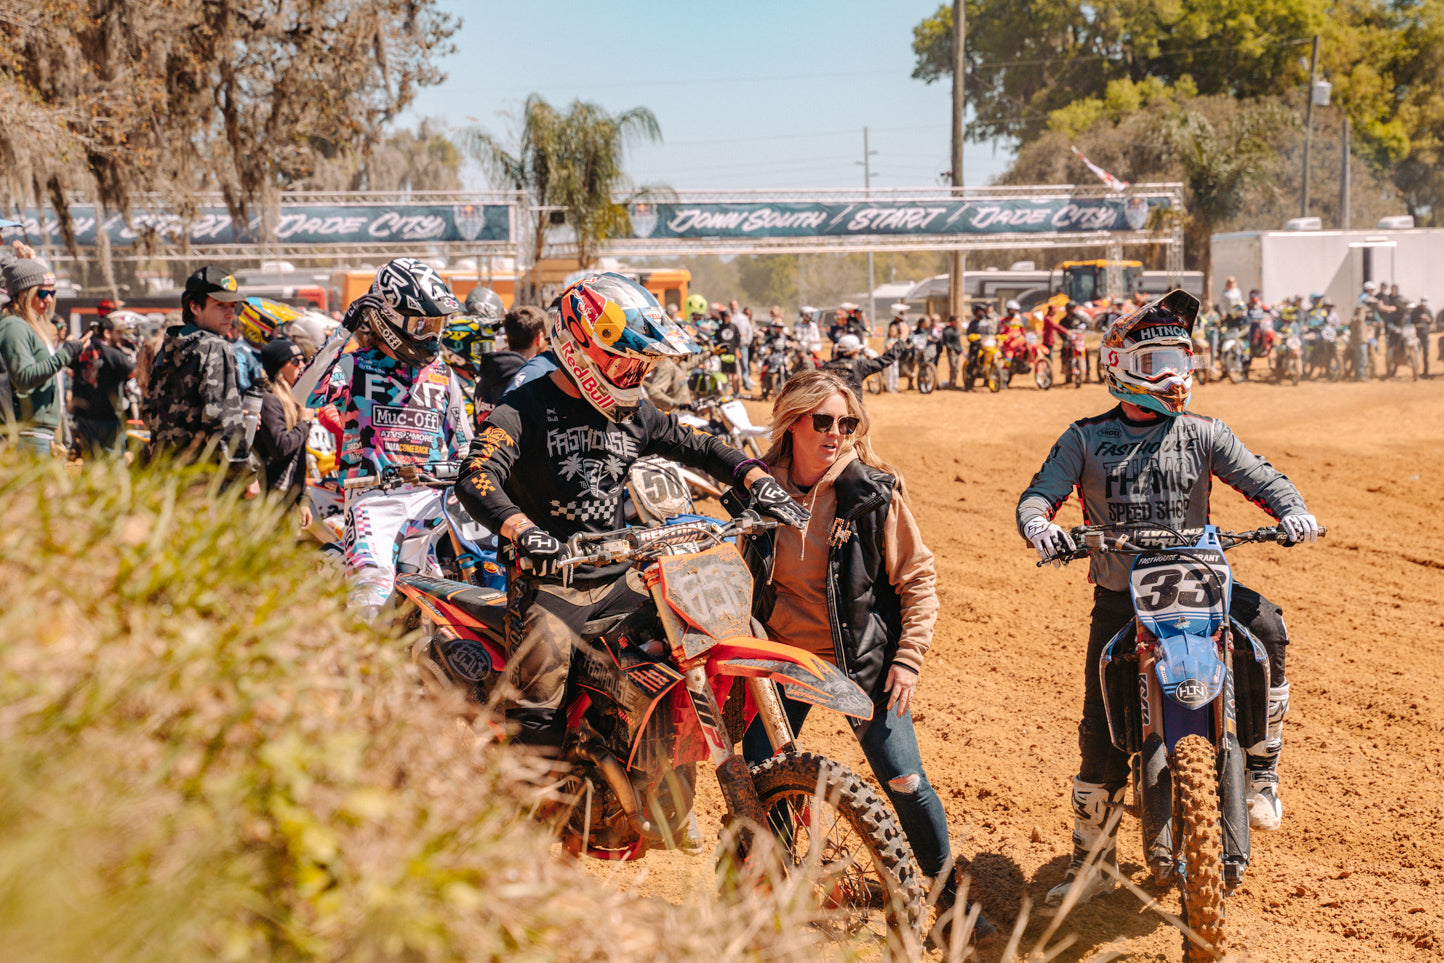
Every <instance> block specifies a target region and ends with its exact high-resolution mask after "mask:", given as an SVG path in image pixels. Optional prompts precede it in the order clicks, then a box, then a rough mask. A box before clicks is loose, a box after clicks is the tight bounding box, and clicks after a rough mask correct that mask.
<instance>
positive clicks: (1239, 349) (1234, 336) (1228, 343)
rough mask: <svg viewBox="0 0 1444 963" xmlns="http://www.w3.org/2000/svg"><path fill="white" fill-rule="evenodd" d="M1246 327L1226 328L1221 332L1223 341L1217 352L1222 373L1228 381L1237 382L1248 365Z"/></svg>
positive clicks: (1240, 379)
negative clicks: (1221, 363) (1221, 365)
mask: <svg viewBox="0 0 1444 963" xmlns="http://www.w3.org/2000/svg"><path fill="white" fill-rule="evenodd" d="M1247 333H1248V329H1247V328H1228V329H1227V330H1225V331H1224V333H1223V343H1222V344H1221V345H1220V346H1219V349H1218V354H1219V358H1220V360H1221V361H1222V362H1223V374H1224V377H1226V378H1227V379H1228V380H1229V381H1232V382H1233V383H1234V384H1238V383H1239V382H1240V381H1242V380H1243V379H1244V377H1245V376H1246V374H1247V372H1248V366H1249V360H1250V359H1249V347H1248V337H1247Z"/></svg>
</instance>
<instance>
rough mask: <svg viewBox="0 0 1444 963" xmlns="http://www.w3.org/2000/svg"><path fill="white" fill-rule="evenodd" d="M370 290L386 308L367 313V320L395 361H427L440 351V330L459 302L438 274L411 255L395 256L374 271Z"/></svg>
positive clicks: (457, 309)
mask: <svg viewBox="0 0 1444 963" xmlns="http://www.w3.org/2000/svg"><path fill="white" fill-rule="evenodd" d="M371 293H372V294H377V295H380V296H381V299H382V300H383V301H385V302H386V305H387V307H389V308H390V309H391V310H389V311H373V310H368V311H367V312H366V320H367V323H368V324H369V325H370V327H371V331H372V333H373V334H375V335H376V338H377V339H378V341H379V342H380V344H381V346H382V347H383V348H384V349H385V350H386V352H387V353H389V354H391V355H392V356H394V357H395V358H396V359H397V360H398V361H403V362H406V363H407V364H416V365H424V364H430V363H431V362H432V361H434V360H435V359H436V356H437V355H438V354H440V353H441V332H442V329H443V328H445V327H446V322H447V321H448V319H450V317H451V316H452V315H454V314H460V313H461V302H460V301H458V300H456V295H454V294H452V293H451V288H449V287H447V285H446V282H445V281H444V280H442V278H441V275H439V274H437V273H436V271H435V270H433V269H432V268H430V267H429V266H427V265H426V264H423V263H422V262H421V261H418V260H416V259H415V258H410V257H398V258H396V259H394V260H392V261H389V262H387V264H386V265H384V266H383V267H382V268H381V270H379V271H377V272H376V280H375V281H373V282H372V283H371Z"/></svg>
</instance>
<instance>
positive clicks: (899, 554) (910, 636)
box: [883, 489, 938, 673]
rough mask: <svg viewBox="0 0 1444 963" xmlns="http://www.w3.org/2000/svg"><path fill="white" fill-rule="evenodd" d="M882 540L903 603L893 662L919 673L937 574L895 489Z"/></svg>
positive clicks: (929, 635)
mask: <svg viewBox="0 0 1444 963" xmlns="http://www.w3.org/2000/svg"><path fill="white" fill-rule="evenodd" d="M883 539H884V548H885V550H886V555H885V558H886V560H887V562H886V564H887V576H888V581H890V582H891V583H892V585H893V588H895V589H897V593H898V598H899V600H900V601H901V603H902V637H901V638H900V639H899V640H898V650H897V658H896V659H895V660H894V661H896V662H897V663H898V664H899V665H902V666H904V667H906V668H909V669H912V670H913V671H914V672H919V673H920V672H922V668H923V656H924V655H926V654H927V651H928V648H929V647H930V646H931V645H932V641H933V628H934V627H935V626H936V625H937V621H938V576H937V570H936V569H935V568H934V566H933V553H932V551H931V550H929V548H928V547H927V546H926V545H924V544H923V536H922V532H920V531H918V524H917V521H916V520H915V519H914V518H913V513H912V511H911V510H910V509H909V508H908V506H907V502H905V501H903V496H902V492H901V491H899V490H897V489H894V490H893V493H892V507H891V508H890V509H889V510H888V513H887V525H886V526H885V531H884V533H883Z"/></svg>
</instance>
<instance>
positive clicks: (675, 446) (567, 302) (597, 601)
mask: <svg viewBox="0 0 1444 963" xmlns="http://www.w3.org/2000/svg"><path fill="white" fill-rule="evenodd" d="M550 314H551V327H550V339H551V346H552V351H553V352H554V353H555V355H556V357H557V359H558V362H559V365H560V366H559V368H558V369H557V370H555V371H552V372H551V373H550V374H548V375H547V376H546V377H544V378H538V379H536V380H535V381H530V382H528V383H526V384H524V385H522V386H521V387H520V388H516V389H513V390H512V391H510V392H508V394H507V396H506V397H505V398H503V399H502V402H501V403H500V404H499V405H497V407H496V408H494V409H493V410H492V412H491V414H490V415H489V416H488V417H487V419H486V421H485V422H484V423H483V424H482V425H481V427H480V430H479V431H478V433H477V436H476V439H475V440H474V441H473V442H472V445H471V451H470V453H469V455H468V456H467V459H466V462H465V465H464V466H463V471H462V474H461V478H460V480H459V481H458V482H457V485H456V492H457V495H458V496H459V497H460V499H461V503H462V505H463V506H464V507H465V508H466V510H467V512H469V513H470V514H471V516H472V517H473V518H475V519H476V520H477V521H479V522H481V523H482V524H484V525H486V526H488V527H489V528H491V530H492V531H494V532H497V533H499V534H500V535H501V537H502V538H503V539H505V540H506V542H507V543H508V546H509V551H508V552H507V553H506V554H507V555H508V557H509V560H508V565H507V610H506V623H505V624H506V645H507V649H508V653H509V661H508V666H507V672H508V678H509V681H510V683H511V686H512V691H511V692H509V693H508V696H509V698H508V701H507V703H506V714H507V717H508V719H509V720H510V721H511V722H513V723H514V724H516V726H517V732H516V737H515V740H516V742H517V743H518V744H520V745H524V746H527V747H529V748H531V749H533V750H535V751H537V752H538V753H540V754H542V755H544V756H553V757H554V756H555V755H556V754H557V752H558V750H559V749H560V747H561V745H562V741H563V738H564V736H565V730H564V722H565V720H564V719H563V718H562V717H561V716H560V714H559V710H560V709H561V707H562V702H563V698H564V696H565V688H566V679H567V672H568V669H569V666H570V664H571V655H572V648H573V645H574V643H575V641H576V639H577V638H578V637H579V635H580V633H581V630H582V626H583V625H584V624H585V623H586V622H587V621H588V620H589V619H594V618H598V617H600V616H603V615H607V614H610V613H615V612H625V611H628V610H631V609H635V608H636V607H637V606H638V605H639V604H640V603H641V602H642V600H643V598H644V597H645V595H646V592H645V590H644V589H643V588H642V585H641V580H640V576H639V575H638V574H637V573H636V572H635V571H634V570H632V569H630V568H628V567H627V566H626V565H610V566H587V567H578V568H574V569H570V570H567V571H565V572H563V571H562V570H561V569H560V568H559V567H558V565H557V562H558V561H559V560H561V559H562V558H564V557H565V556H566V554H567V549H566V540H567V539H568V538H569V537H570V536H572V535H575V534H577V533H579V532H603V531H609V530H612V529H616V528H620V527H622V525H623V523H624V518H623V509H624V506H623V500H624V498H625V495H626V480H627V473H628V471H629V469H630V468H631V466H632V463H633V462H634V461H636V460H637V459H638V458H640V457H642V456H643V455H648V454H661V455H664V456H665V457H668V458H673V459H675V460H677V461H679V462H681V463H683V464H685V465H689V466H691V467H693V468H698V469H701V470H703V471H706V472H708V473H709V474H711V475H714V476H716V477H718V478H725V479H731V480H732V481H733V482H734V483H735V484H737V485H738V486H739V487H741V488H744V489H745V490H746V491H747V492H748V494H749V501H750V504H751V507H752V508H754V509H757V510H759V511H761V512H764V513H766V514H770V515H772V516H774V517H776V518H778V519H780V520H781V521H783V522H786V523H787V524H789V525H794V526H797V527H801V526H802V525H804V524H806V522H807V512H806V511H804V510H803V509H802V507H801V506H800V505H798V504H797V503H796V502H794V501H793V500H792V499H791V498H790V497H789V496H788V495H787V493H786V492H785V491H783V489H782V486H781V485H779V484H778V483H777V481H776V480H775V479H774V478H772V476H771V475H769V474H767V472H766V470H765V467H764V466H763V465H762V463H761V462H760V461H757V460H755V459H745V458H744V457H743V455H742V453H741V452H739V451H737V450H735V449H733V448H729V447H728V446H727V445H726V444H724V443H723V442H722V441H721V440H720V439H718V438H716V437H714V436H712V435H708V434H705V433H698V432H694V431H692V430H691V429H688V428H686V427H684V426H682V425H681V424H680V423H679V422H678V421H677V417H676V415H672V414H668V415H664V414H662V413H661V412H660V411H658V410H657V408H656V406H655V405H653V404H652V402H651V401H650V400H648V399H647V397H646V395H645V394H644V392H643V389H642V383H643V381H644V379H645V378H646V376H647V373H648V372H649V371H650V370H651V369H652V367H653V365H655V364H656V362H657V360H658V359H659V358H662V357H666V356H671V357H676V358H682V357H686V356H688V355H690V354H693V353H695V352H696V351H697V350H698V348H697V346H696V345H695V344H693V343H692V341H691V340H690V339H689V338H687V337H686V335H685V333H684V332H683V330H682V328H681V326H680V325H678V324H677V323H676V322H675V321H672V320H671V319H670V318H668V317H667V316H666V314H664V313H663V311H662V308H661V305H659V304H658V303H657V299H656V298H654V297H653V296H652V295H651V294H650V293H648V292H647V290H646V289H645V288H643V287H642V286H641V285H639V284H637V283H636V282H635V281H632V280H630V279H628V278H625V277H622V276H621V275H618V274H611V273H606V274H591V275H588V276H586V277H584V278H582V279H580V280H578V281H576V282H574V283H573V284H571V285H570V286H569V287H567V288H566V289H565V290H564V291H562V293H561V296H560V297H558V298H557V300H556V301H555V302H554V303H553V304H552V307H551V311H550ZM519 557H520V558H525V559H527V560H528V562H529V565H530V567H529V569H526V570H524V569H523V568H522V567H521V566H520V565H519V564H518V558H519Z"/></svg>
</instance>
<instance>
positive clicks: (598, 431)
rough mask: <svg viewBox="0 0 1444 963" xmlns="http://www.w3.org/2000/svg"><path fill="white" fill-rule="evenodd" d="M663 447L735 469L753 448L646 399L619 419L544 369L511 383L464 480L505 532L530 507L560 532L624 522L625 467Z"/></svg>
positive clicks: (473, 507)
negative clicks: (690, 424) (732, 444)
mask: <svg viewBox="0 0 1444 963" xmlns="http://www.w3.org/2000/svg"><path fill="white" fill-rule="evenodd" d="M648 454H660V455H663V456H665V457H667V458H673V459H675V460H677V461H679V462H681V463H682V464H684V465H688V466H690V467H692V468H697V469H700V470H702V471H705V472H707V473H708V474H710V475H712V476H714V477H716V478H724V479H730V478H731V477H732V471H733V469H734V468H736V467H737V466H738V465H740V464H741V463H742V462H743V461H744V459H745V457H746V456H744V455H743V454H742V453H741V452H739V451H737V450H736V449H733V448H729V447H727V445H726V444H724V443H723V442H722V441H721V440H720V439H718V438H716V437H714V436H712V435H708V434H705V433H701V432H695V431H693V430H692V429H691V428H687V427H685V426H683V425H681V424H679V423H678V421H677V419H676V417H675V416H673V415H664V414H662V412H660V411H658V410H657V407H656V406H655V405H654V404H652V402H651V401H650V400H647V399H643V400H642V403H641V406H640V407H639V408H638V409H637V413H636V415H634V416H633V417H631V418H629V419H627V420H626V421H623V422H621V423H617V422H613V421H612V420H611V419H610V418H608V417H606V416H605V415H603V414H602V413H601V412H599V411H597V410H596V409H595V408H593V407H592V405H591V404H590V403H589V402H588V401H586V400H585V399H583V398H573V397H572V396H571V395H568V394H567V393H566V392H564V391H563V390H562V389H561V388H559V387H558V386H557V384H556V383H555V382H554V381H553V380H552V378H551V377H545V378H539V379H537V380H536V381H531V382H528V383H526V384H524V385H522V386H521V387H520V388H517V389H516V390H515V391H511V392H508V393H507V395H506V397H505V398H503V399H502V401H501V403H500V404H499V405H497V406H496V407H495V408H493V409H492V412H491V414H490V415H488V416H487V419H486V421H485V422H484V423H483V424H482V425H481V427H480V428H479V429H478V431H477V435H476V440H475V441H474V442H473V443H472V446H471V452H470V454H469V455H468V456H467V459H466V463H465V465H464V466H463V468H462V474H461V478H460V479H459V481H458V482H457V485H456V493H457V496H458V497H459V498H460V499H461V504H462V506H463V507H464V508H465V509H466V511H467V513H468V514H470V515H471V517H472V518H474V519H476V520H477V521H479V522H481V523H482V524H483V525H486V526H487V527H488V528H490V529H491V530H492V531H494V532H500V531H501V529H502V525H503V524H504V523H505V522H506V520H507V519H508V518H510V517H511V516H513V515H515V514H517V513H518V512H522V513H524V514H525V515H526V517H527V518H529V519H531V520H532V521H533V522H535V523H536V524H537V525H540V526H541V527H542V528H543V529H545V530H546V531H547V532H549V533H551V534H552V535H553V536H555V537H556V538H558V539H562V540H565V539H568V538H570V537H571V536H572V535H575V534H577V533H579V532H605V531H610V530H612V529H616V528H621V527H622V525H623V524H625V516H624V510H625V505H624V504H623V502H624V500H625V498H626V496H627V474H628V472H629V470H630V469H631V467H632V463H633V462H635V461H636V460H637V459H638V458H640V457H641V456H643V455H648ZM625 569H626V564H625V563H621V564H617V565H612V566H609V567H606V568H587V569H579V570H578V571H577V572H576V575H575V579H576V580H577V581H584V582H587V581H602V580H604V579H611V578H615V577H616V576H617V575H619V574H621V573H622V572H623V571H624V570H625Z"/></svg>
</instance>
